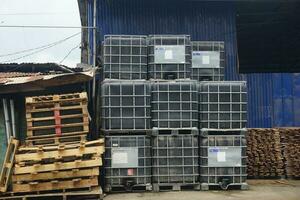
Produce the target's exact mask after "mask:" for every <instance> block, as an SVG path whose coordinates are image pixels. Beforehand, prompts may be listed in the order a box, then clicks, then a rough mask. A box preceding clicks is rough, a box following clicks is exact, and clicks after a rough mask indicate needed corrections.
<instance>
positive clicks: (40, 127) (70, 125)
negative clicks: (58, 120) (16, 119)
mask: <svg viewBox="0 0 300 200" xmlns="http://www.w3.org/2000/svg"><path fill="white" fill-rule="evenodd" d="M87 125H89V123H88V122H83V123H73V124H62V125H61V126H62V128H67V127H68V128H69V127H78V126H87ZM56 126H57V125H48V126H38V127H27V130H33V131H34V130H42V129H51V128H55V127H56Z"/></svg>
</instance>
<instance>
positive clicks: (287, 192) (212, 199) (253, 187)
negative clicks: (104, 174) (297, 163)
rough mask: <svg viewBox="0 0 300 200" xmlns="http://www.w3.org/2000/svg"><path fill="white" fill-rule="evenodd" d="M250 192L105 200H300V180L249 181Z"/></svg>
mask: <svg viewBox="0 0 300 200" xmlns="http://www.w3.org/2000/svg"><path fill="white" fill-rule="evenodd" d="M248 184H249V186H250V189H249V190H246V191H239V190H235V191H233V190H231V191H219V190H217V191H216V190H213V191H205V192H204V191H181V192H160V193H154V192H148V193H121V194H109V195H107V196H106V197H105V200H175V199H176V200H300V180H297V181H296V180H291V181H287V180H249V181H248Z"/></svg>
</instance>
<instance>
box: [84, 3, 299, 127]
mask: <svg viewBox="0 0 300 200" xmlns="http://www.w3.org/2000/svg"><path fill="white" fill-rule="evenodd" d="M91 2H92V1H89V3H91ZM89 10H92V6H90V7H89ZM97 12H98V18H97V21H98V27H99V29H100V33H101V35H102V36H103V35H105V34H189V35H191V37H192V39H193V40H220V41H225V48H226V49H225V50H226V69H225V79H226V80H247V82H248V93H249V95H248V99H249V100H248V127H279V126H300V108H299V107H300V106H299V105H300V75H299V74H248V75H239V74H238V73H237V67H236V66H237V41H236V21H235V19H236V12H235V6H234V3H232V2H206V1H204V2H199V1H176V0H173V1H166V0H165V1H162V0H160V1H159V0H152V1H143V0H126V1H125V0H98V9H97ZM91 17H92V14H89V18H90V21H91V20H92V19H91Z"/></svg>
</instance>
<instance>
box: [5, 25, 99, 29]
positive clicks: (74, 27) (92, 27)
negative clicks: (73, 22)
mask: <svg viewBox="0 0 300 200" xmlns="http://www.w3.org/2000/svg"><path fill="white" fill-rule="evenodd" d="M0 28H40V29H77V28H81V29H97V27H94V26H36V25H31V26H20V25H1V26H0Z"/></svg>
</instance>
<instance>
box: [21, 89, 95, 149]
mask: <svg viewBox="0 0 300 200" xmlns="http://www.w3.org/2000/svg"><path fill="white" fill-rule="evenodd" d="M87 103H88V99H87V94H86V93H85V92H83V93H75V94H63V95H51V96H36V97H27V98H26V121H27V138H26V144H27V145H39V144H51V143H53V144H56V143H59V142H63V143H66V142H74V141H79V140H85V137H86V135H87V133H88V132H89V115H88V109H87Z"/></svg>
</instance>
